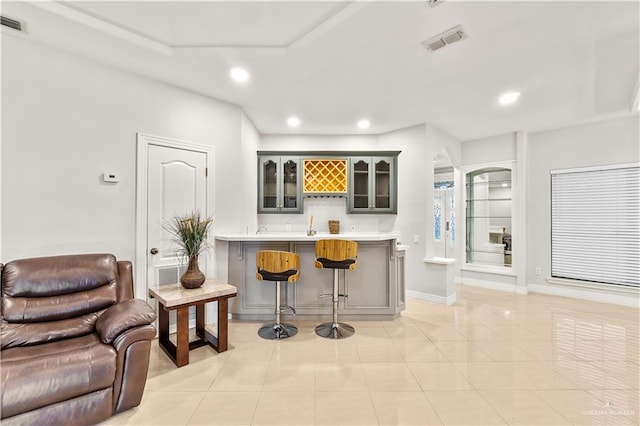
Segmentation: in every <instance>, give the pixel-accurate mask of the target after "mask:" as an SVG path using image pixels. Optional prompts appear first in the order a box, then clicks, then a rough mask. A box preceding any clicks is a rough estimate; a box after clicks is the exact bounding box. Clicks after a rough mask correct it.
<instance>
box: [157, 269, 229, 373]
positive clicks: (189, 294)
mask: <svg viewBox="0 0 640 426" xmlns="http://www.w3.org/2000/svg"><path fill="white" fill-rule="evenodd" d="M236 295H237V290H236V288H235V287H234V286H232V285H229V284H226V283H222V282H220V281H218V280H216V279H207V280H206V281H205V282H204V284H203V285H202V287H199V288H195V289H186V288H184V287H182V285H180V284H179V283H178V284H170V285H163V286H161V287H156V288H150V289H149V296H151V297H154V298H156V299H158V302H159V303H160V309H158V343H159V344H160V347H161V348H162V350H163V351H164V352H165V353H166V354H167V355H168V356H169V358H171V360H172V361H173V362H174V363H175V364H176V366H178V367H182V366H183V365H187V364H189V351H190V350H191V349H195V348H199V347H200V346H204V345H209V346H211V347H212V348H213V349H215V350H216V351H217V352H224V351H226V350H227V343H228V326H229V321H228V316H229V298H231V297H235V296H236ZM209 302H218V329H217V336H214V335H213V334H211V333H209V332H208V331H207V330H205V328H204V313H205V304H207V303H209ZM190 306H195V307H196V335H197V336H198V337H199V339H198V340H194V341H192V342H190V341H189V307H190ZM173 310H175V311H176V313H177V324H176V326H177V337H176V344H175V345H174V344H173V342H171V340H170V339H169V311H173Z"/></svg>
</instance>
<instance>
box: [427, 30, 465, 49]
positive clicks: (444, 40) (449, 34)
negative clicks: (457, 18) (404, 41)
mask: <svg viewBox="0 0 640 426" xmlns="http://www.w3.org/2000/svg"><path fill="white" fill-rule="evenodd" d="M465 38H467V34H466V33H465V32H464V30H463V29H462V27H461V26H460V25H456V26H455V27H453V28H450V29H448V30H447V31H445V32H443V33H440V34H438V35H437V36H433V37H431V38H429V39H427V40H425V41H423V42H422V43H421V44H422V45H423V46H424V47H425V48H426V49H427V50H429V51H431V52H435V51H436V50H438V49H442V48H443V47H445V46H446V45H448V44H451V43H455V42H456V41H460V40H462V39H465Z"/></svg>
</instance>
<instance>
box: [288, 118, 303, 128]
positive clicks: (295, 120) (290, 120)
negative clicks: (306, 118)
mask: <svg viewBox="0 0 640 426" xmlns="http://www.w3.org/2000/svg"><path fill="white" fill-rule="evenodd" d="M287 124H288V125H289V126H291V127H297V126H299V125H300V119H299V118H298V117H289V118H288V119H287Z"/></svg>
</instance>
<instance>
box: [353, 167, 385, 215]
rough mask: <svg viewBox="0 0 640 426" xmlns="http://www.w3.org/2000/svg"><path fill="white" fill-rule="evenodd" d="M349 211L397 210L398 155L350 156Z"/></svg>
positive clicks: (380, 211)
mask: <svg viewBox="0 0 640 426" xmlns="http://www.w3.org/2000/svg"><path fill="white" fill-rule="evenodd" d="M349 188H350V191H349V213H392V214H395V213H397V195H396V194H397V192H396V190H397V176H396V157H390V156H389V157H351V158H350V164H349Z"/></svg>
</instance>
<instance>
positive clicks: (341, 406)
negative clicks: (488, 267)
mask: <svg viewBox="0 0 640 426" xmlns="http://www.w3.org/2000/svg"><path fill="white" fill-rule="evenodd" d="M457 297H458V302H457V303H456V304H455V305H453V306H443V305H438V304H434V303H429V302H425V301H421V300H408V301H407V309H406V311H405V312H403V314H402V317H401V318H399V319H397V320H395V321H389V322H364V321H350V323H351V324H352V325H353V326H354V327H355V328H356V334H355V335H354V336H353V337H350V338H348V339H345V340H340V341H333V340H327V339H323V338H320V337H317V336H316V335H315V334H314V331H313V330H314V326H315V325H316V323H315V322H306V321H298V322H296V321H292V322H295V323H296V324H297V325H298V327H299V330H300V331H299V333H298V334H297V335H296V336H295V337H293V338H291V339H288V340H282V341H268V340H263V339H261V338H260V337H258V335H257V334H256V332H257V330H258V328H259V326H260V324H259V323H255V322H241V321H231V322H230V327H229V336H230V337H229V339H230V342H229V343H230V349H229V350H228V351H227V352H224V353H222V354H217V353H216V352H215V351H213V350H212V349H211V348H208V347H203V348H199V349H196V350H194V351H191V354H190V361H191V362H190V364H189V365H188V366H185V367H182V368H180V369H177V368H175V366H174V365H173V364H172V363H171V362H170V361H169V360H168V358H167V357H166V356H165V355H164V353H162V352H161V351H160V350H159V349H158V345H157V342H154V344H153V349H152V353H151V366H150V371H149V378H148V380H147V385H146V389H145V394H144V397H143V400H142V404H141V405H140V406H139V407H137V408H135V409H133V410H130V411H127V412H125V413H122V414H120V415H118V416H115V417H113V418H112V419H110V420H109V421H107V422H105V424H110V425H121V424H136V425H187V424H188V425H313V424H316V425H378V424H379V425H398V424H402V425H437V424H446V425H480V424H492V425H494V424H517V425H522V424H529V425H543V424H546V425H564V424H577V425H617V424H630V425H638V423H639V419H640V408H639V402H638V396H639V393H640V392H639V389H640V386H639V381H640V378H639V366H638V363H639V356H640V348H639V343H638V342H639V330H638V328H639V322H640V319H639V310H638V309H634V308H628V307H620V306H615V305H609V304H601V303H595V302H586V301H580V300H573V299H567V298H561V297H554V296H547V295H539V294H530V295H528V296H520V295H514V294H510V293H503V292H497V291H491V290H486V289H480V288H473V287H466V286H459V287H458V289H457Z"/></svg>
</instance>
